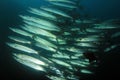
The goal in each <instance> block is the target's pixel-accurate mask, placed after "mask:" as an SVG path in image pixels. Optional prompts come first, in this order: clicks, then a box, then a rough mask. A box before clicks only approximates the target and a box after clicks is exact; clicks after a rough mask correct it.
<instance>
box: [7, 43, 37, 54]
mask: <svg viewBox="0 0 120 80" xmlns="http://www.w3.org/2000/svg"><path fill="white" fill-rule="evenodd" d="M6 44H7V45H8V46H10V47H12V48H14V49H17V50H20V51H24V52H27V53H32V54H38V52H37V51H35V50H33V49H31V48H29V47H26V46H23V45H20V44H16V43H6Z"/></svg>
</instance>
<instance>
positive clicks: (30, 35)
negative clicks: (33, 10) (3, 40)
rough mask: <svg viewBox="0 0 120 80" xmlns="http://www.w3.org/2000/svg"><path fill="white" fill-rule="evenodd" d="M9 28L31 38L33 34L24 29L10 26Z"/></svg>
mask: <svg viewBox="0 0 120 80" xmlns="http://www.w3.org/2000/svg"><path fill="white" fill-rule="evenodd" d="M10 30H12V31H13V32H15V33H18V34H21V35H23V36H28V37H30V38H32V36H33V35H32V34H30V33H28V32H26V31H23V30H21V29H17V28H11V27H10Z"/></svg>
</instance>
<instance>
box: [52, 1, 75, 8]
mask: <svg viewBox="0 0 120 80" xmlns="http://www.w3.org/2000/svg"><path fill="white" fill-rule="evenodd" d="M50 3H51V4H52V5H55V6H60V7H63V8H70V9H73V8H77V7H76V6H75V5H72V4H71V5H70V4H64V3H59V2H50Z"/></svg>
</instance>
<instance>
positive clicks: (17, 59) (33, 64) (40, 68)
mask: <svg viewBox="0 0 120 80" xmlns="http://www.w3.org/2000/svg"><path fill="white" fill-rule="evenodd" d="M13 58H14V59H15V60H16V61H18V62H19V63H21V64H24V65H26V66H28V67H30V68H33V69H35V70H38V71H43V72H46V70H45V69H44V68H43V67H41V66H40V65H38V64H35V63H33V62H30V61H26V60H23V59H19V58H16V57H13Z"/></svg>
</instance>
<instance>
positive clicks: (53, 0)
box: [47, 0, 76, 4]
mask: <svg viewBox="0 0 120 80" xmlns="http://www.w3.org/2000/svg"><path fill="white" fill-rule="evenodd" d="M47 1H49V2H63V3H70V4H76V3H75V2H74V1H70V0H47Z"/></svg>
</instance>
